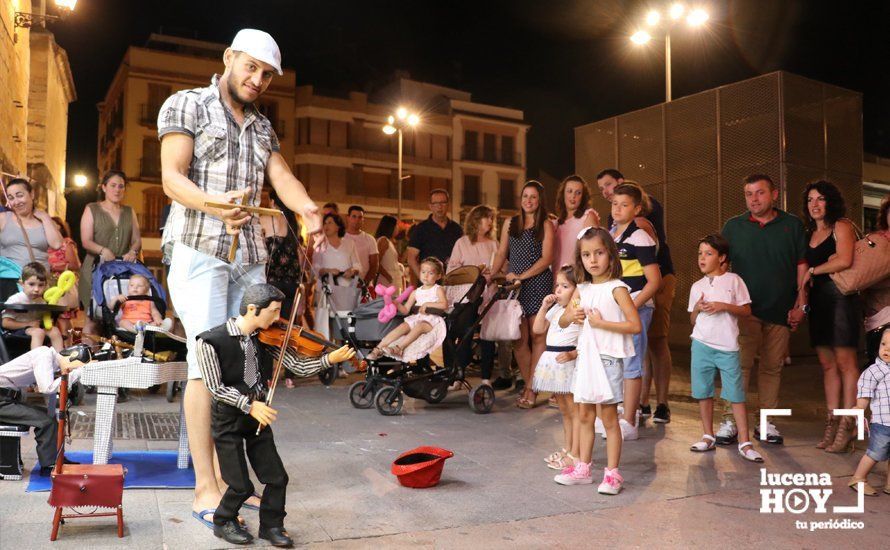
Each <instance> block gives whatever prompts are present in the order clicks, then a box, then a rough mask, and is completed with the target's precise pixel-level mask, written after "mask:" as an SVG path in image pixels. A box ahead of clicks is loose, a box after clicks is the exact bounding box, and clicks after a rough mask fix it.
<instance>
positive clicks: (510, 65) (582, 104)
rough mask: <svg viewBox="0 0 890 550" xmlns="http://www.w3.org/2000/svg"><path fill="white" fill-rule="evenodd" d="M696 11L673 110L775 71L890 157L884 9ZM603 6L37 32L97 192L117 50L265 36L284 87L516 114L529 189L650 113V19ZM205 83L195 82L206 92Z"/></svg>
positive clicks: (349, 8)
mask: <svg viewBox="0 0 890 550" xmlns="http://www.w3.org/2000/svg"><path fill="white" fill-rule="evenodd" d="M846 4H847V5H844V4H842V3H841V2H821V1H789V2H783V1H780V0H737V1H726V0H724V1H715V2H704V3H703V4H702V5H704V6H706V7H707V8H708V9H709V11H710V12H711V20H710V21H709V24H708V26H707V28H706V29H704V30H698V31H691V30H687V29H683V30H682V31H681V32H678V33H676V34H675V35H674V36H673V39H672V45H673V94H674V97H675V98H678V97H681V96H684V95H689V94H692V93H696V92H699V91H702V90H705V89H708V88H712V87H715V86H719V85H723V84H728V83H731V82H735V81H738V80H743V79H746V78H750V77H753V76H756V75H758V74H763V73H766V72H770V71H774V70H778V69H783V70H788V71H791V72H794V73H797V74H800V75H803V76H807V77H810V78H815V79H818V80H823V81H826V82H829V83H832V84H835V85H839V86H843V87H845V88H849V89H852V90H856V91H860V92H862V93H863V94H864V111H865V112H864V124H865V136H864V138H865V150H866V151H867V152H870V153H876V154H879V155H884V156H890V70H888V69H890V67H888V65H890V63H888V61H887V60H888V55H890V47H888V44H890V33H888V21H890V2H858V1H853V2H848V3H846ZM664 5H665V4H663V3H661V2H643V1H630V2H620V1H617V0H596V1H594V0H566V1H562V0H544V1H541V0H537V1H525V0H512V1H511V0H475V1H472V2H464V1H460V0H447V1H443V0H439V1H421V0H416V1H413V2H409V1H404V2H393V1H388V2H387V1H373V0H363V1H358V0H357V1H344V0H323V1H295V0H257V1H244V0H242V1H239V2H230V1H204V0H192V1H189V2H183V1H175V2H173V1H150V2H149V1H144V0H143V1H140V0H128V1H121V0H80V1H79V2H78V5H77V9H76V12H75V13H74V14H72V15H71V16H70V17H68V18H67V19H65V20H64V21H61V22H58V23H53V24H50V26H51V29H52V31H53V32H54V33H55V35H56V40H57V41H58V42H59V44H61V45H62V47H64V48H65V49H66V50H67V51H68V55H69V58H70V62H71V67H72V71H73V73H74V80H75V85H76V87H77V95H78V98H77V101H76V102H75V103H73V104H72V105H71V107H70V123H69V132H68V170H69V172H68V173H69V175H70V174H73V173H74V172H76V171H84V172H86V173H88V174H90V176H91V180H92V181H95V176H96V174H95V170H96V167H95V165H96V135H97V125H98V124H97V120H98V112H97V110H96V103H98V102H99V101H101V100H102V98H103V97H104V95H105V92H106V90H107V89H108V85H109V84H110V82H111V79H112V77H113V76H114V72H115V70H116V69H117V67H118V66H119V64H120V62H121V59H122V57H123V55H124V52H125V51H126V48H127V47H128V46H129V45H140V46H141V45H144V44H145V42H146V39H147V38H148V35H149V34H150V33H152V32H160V31H163V32H165V33H168V34H176V35H179V36H185V37H189V38H197V39H201V40H208V41H214V42H221V43H229V42H230V41H231V39H232V37H233V36H234V35H235V33H236V32H237V30H238V29H239V28H242V27H255V28H259V29H263V30H265V31H267V32H269V33H271V34H272V35H273V36H274V37H275V39H276V40H277V41H278V44H279V45H280V47H281V50H282V55H283V64H284V65H285V66H286V67H288V68H292V69H294V70H295V71H296V74H297V83H298V85H302V84H312V85H314V86H316V88H317V89H320V90H370V89H373V88H374V87H375V86H379V85H381V84H384V83H386V82H387V81H388V80H389V79H390V78H391V77H392V76H393V74H394V71H396V70H404V71H408V72H409V73H410V75H411V77H412V78H414V79H416V80H422V81H428V82H433V83H437V84H441V85H445V86H449V87H454V88H458V89H462V90H466V91H469V92H471V93H472V94H473V99H474V100H475V101H480V102H484V103H492V104H495V105H501V106H507V107H513V108H517V109H521V110H523V111H525V115H526V120H527V122H528V123H529V124H531V126H532V128H531V130H530V133H529V145H528V167H529V176H530V177H534V176H536V175H537V174H538V171H539V170H544V171H546V172H547V173H549V174H551V175H553V176H554V177H557V178H561V177H562V176H564V175H566V174H568V173H571V172H572V171H573V162H574V161H573V147H574V145H573V130H572V129H573V128H574V127H575V126H578V125H581V124H585V123H588V122H593V121H596V120H600V119H603V118H607V117H610V116H613V115H617V114H620V113H623V112H627V111H631V110H635V109H639V108H643V107H647V106H649V105H653V104H655V103H658V102H660V101H662V100H663V98H664V72H663V71H664V69H663V67H664V61H663V56H664V51H663V44H662V43H657V42H656V43H652V44H650V46H649V47H648V49H640V48H639V47H636V46H633V45H632V44H631V43H630V42H629V40H628V36H629V34H630V33H631V32H632V31H633V30H634V27H637V26H640V25H639V23H642V18H643V17H644V15H645V12H646V9H647V7H648V6H664ZM209 77H210V75H208V79H209Z"/></svg>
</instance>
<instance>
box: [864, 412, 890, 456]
mask: <svg viewBox="0 0 890 550" xmlns="http://www.w3.org/2000/svg"><path fill="white" fill-rule="evenodd" d="M865 454H866V455H868V458H870V459H872V460H874V461H875V462H883V461H885V460H890V426H885V425H883V424H878V423H877V422H872V423H870V424H869V425H868V450H867V451H865Z"/></svg>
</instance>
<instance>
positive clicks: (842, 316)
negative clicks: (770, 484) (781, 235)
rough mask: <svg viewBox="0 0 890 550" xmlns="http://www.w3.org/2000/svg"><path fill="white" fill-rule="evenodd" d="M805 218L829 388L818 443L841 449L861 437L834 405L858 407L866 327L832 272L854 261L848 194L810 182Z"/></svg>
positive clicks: (813, 327)
mask: <svg viewBox="0 0 890 550" xmlns="http://www.w3.org/2000/svg"><path fill="white" fill-rule="evenodd" d="M803 202H804V207H803V220H804V225H805V226H806V229H807V235H808V238H809V243H808V246H807V249H806V253H805V258H806V261H807V264H808V265H809V270H808V272H807V275H806V277H805V278H804V281H803V283H804V284H807V283H809V284H810V290H809V296H810V297H809V307H810V312H809V322H810V344H811V345H812V346H813V348H814V349H815V350H816V354H817V355H818V357H819V363H820V364H821V365H822V374H823V377H824V382H823V384H824V386H825V403H826V405H827V407H828V411H829V412H828V417H827V418H826V420H825V433H824V434H823V437H822V441H820V442H819V443H818V444H817V445H816V447H818V448H820V449H825V450H826V451H828V452H832V453H837V452H843V451H844V450H846V449H847V447H848V446H849V444H850V443H852V441H853V439H855V437H856V430H855V421H853V417H850V416H845V417H843V418H836V417H835V416H834V415H833V414H832V411H833V410H834V409H841V408H843V409H852V408H853V407H854V406H856V383H857V382H858V380H859V368H858V365H857V363H856V347H857V346H858V345H859V335H860V330H861V327H862V309H861V307H860V303H859V298H858V297H857V296H844V295H843V294H841V292H840V291H839V290H838V288H837V286H836V285H835V284H834V281H832V280H831V277H829V274H831V273H836V272H838V271H843V270H844V269H847V268H848V267H850V265H851V264H852V263H853V246H854V244H855V243H856V232H855V230H854V227H853V224H852V222H850V220H848V219H846V218H844V214H845V213H846V206H845V205H844V198H843V196H842V195H841V193H840V191H839V190H838V188H837V187H835V185H834V184H833V183H831V182H828V181H824V180H820V181H816V182H812V183H810V184H808V185H807V187H806V189H805V190H804V194H803Z"/></svg>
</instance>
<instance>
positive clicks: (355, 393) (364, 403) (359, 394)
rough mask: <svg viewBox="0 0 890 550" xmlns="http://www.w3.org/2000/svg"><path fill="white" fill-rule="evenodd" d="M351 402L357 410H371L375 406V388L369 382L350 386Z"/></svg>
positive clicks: (363, 381) (359, 382) (365, 381)
mask: <svg viewBox="0 0 890 550" xmlns="http://www.w3.org/2000/svg"><path fill="white" fill-rule="evenodd" d="M349 402H350V403H352V406H353V407H355V408H356V409H370V408H371V407H373V406H374V386H373V385H372V384H368V382H367V380H359V381H358V382H356V383H354V384H353V385H351V386H349Z"/></svg>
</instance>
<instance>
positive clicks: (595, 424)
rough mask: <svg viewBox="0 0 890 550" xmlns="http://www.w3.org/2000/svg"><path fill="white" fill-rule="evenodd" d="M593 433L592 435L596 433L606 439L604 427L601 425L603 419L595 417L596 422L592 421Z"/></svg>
mask: <svg viewBox="0 0 890 550" xmlns="http://www.w3.org/2000/svg"><path fill="white" fill-rule="evenodd" d="M593 431H594V433H598V434H600V435H601V436H603V439H605V438H606V426H605V425H604V424H603V419H602V418H600V417H598V416H597V417H596V420H594V421H593Z"/></svg>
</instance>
